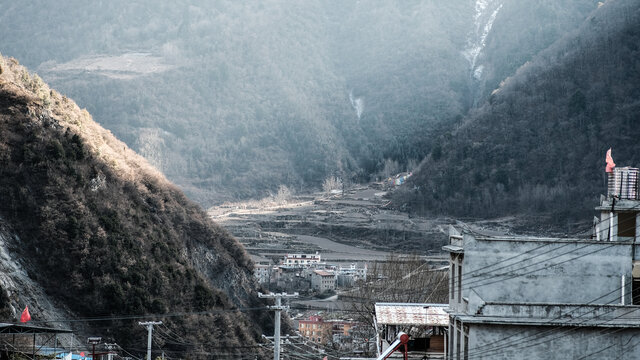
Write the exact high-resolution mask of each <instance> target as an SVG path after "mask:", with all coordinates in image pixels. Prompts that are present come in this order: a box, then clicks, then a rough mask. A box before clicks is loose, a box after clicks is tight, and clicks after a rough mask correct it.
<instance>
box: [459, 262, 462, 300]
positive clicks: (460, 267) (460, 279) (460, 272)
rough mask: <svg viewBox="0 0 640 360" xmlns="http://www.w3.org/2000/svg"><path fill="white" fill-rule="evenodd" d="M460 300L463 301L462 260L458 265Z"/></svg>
mask: <svg viewBox="0 0 640 360" xmlns="http://www.w3.org/2000/svg"><path fill="white" fill-rule="evenodd" d="M461 260H462V259H461ZM458 302H459V303H460V302H462V262H460V265H458Z"/></svg>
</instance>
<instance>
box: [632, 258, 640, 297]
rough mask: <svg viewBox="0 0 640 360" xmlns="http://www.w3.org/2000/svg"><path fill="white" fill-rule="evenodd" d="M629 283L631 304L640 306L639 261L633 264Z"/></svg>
mask: <svg viewBox="0 0 640 360" xmlns="http://www.w3.org/2000/svg"><path fill="white" fill-rule="evenodd" d="M631 281H632V282H631V304H633V305H640V261H634V262H633V270H632V271H631Z"/></svg>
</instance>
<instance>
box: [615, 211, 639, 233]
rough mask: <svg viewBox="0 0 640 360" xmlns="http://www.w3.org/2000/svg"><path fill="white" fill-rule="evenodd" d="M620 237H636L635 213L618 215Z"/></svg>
mask: <svg viewBox="0 0 640 360" xmlns="http://www.w3.org/2000/svg"><path fill="white" fill-rule="evenodd" d="M618 236H620V237H635V236H636V214H635V213H618Z"/></svg>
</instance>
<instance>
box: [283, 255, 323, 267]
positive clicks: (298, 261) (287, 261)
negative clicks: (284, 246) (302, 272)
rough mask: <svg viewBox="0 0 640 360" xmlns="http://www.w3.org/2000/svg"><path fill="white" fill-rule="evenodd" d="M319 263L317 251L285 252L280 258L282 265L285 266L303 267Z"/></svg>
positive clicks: (319, 258)
mask: <svg viewBox="0 0 640 360" xmlns="http://www.w3.org/2000/svg"><path fill="white" fill-rule="evenodd" d="M319 264H321V257H320V254H319V253H317V252H316V253H315V254H286V255H285V256H284V259H282V266H283V267H287V268H305V267H310V266H314V265H319Z"/></svg>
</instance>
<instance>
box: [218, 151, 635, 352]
mask: <svg viewBox="0 0 640 360" xmlns="http://www.w3.org/2000/svg"><path fill="white" fill-rule="evenodd" d="M608 157H610V156H609V155H608ZM609 161H610V163H612V160H609ZM607 171H608V172H607V174H608V187H607V188H606V189H604V190H606V192H607V195H606V196H603V197H602V200H601V203H600V204H599V206H597V207H596V210H597V211H599V212H600V213H601V216H600V217H599V218H597V219H594V222H593V226H592V227H591V229H589V230H587V231H586V232H583V233H582V234H580V235H579V236H578V237H575V238H571V237H561V238H551V237H547V236H516V235H513V233H512V230H511V229H510V228H509V224H508V223H502V224H500V223H493V224H486V223H463V222H460V221H452V220H450V219H439V220H426V219H420V218H415V217H413V218H410V217H408V216H406V215H402V214H400V213H397V212H394V211H393V210H389V209H387V208H386V207H385V205H386V200H385V199H384V197H383V194H384V192H386V191H392V190H393V185H392V184H393V183H390V182H389V180H387V181H386V182H384V183H378V184H372V185H370V186H367V187H362V186H360V187H356V188H354V189H349V190H344V189H340V191H326V192H325V193H324V194H319V195H318V197H317V198H305V199H297V200H294V201H284V202H282V203H281V204H279V205H277V204H273V203H270V204H269V206H267V208H268V209H265V207H262V208H258V207H255V208H253V209H251V208H250V207H244V208H242V207H241V206H235V207H234V208H233V209H230V208H229V207H227V208H226V209H225V210H224V213H222V209H211V211H210V214H212V216H213V217H214V219H215V220H216V221H219V222H221V223H223V224H224V225H225V226H226V227H227V228H229V229H231V231H234V229H242V232H239V233H236V234H235V235H236V236H238V238H239V239H240V241H242V242H243V243H244V244H245V246H246V247H247V249H248V250H249V251H250V252H251V253H252V256H253V257H254V259H255V261H256V265H255V271H254V275H255V277H256V278H257V279H258V281H259V282H260V284H261V285H262V286H263V288H264V289H265V290H267V291H269V292H271V293H275V294H278V293H281V294H293V293H295V294H296V296H295V298H294V297H292V298H290V299H288V300H287V303H288V312H289V314H290V315H291V319H292V321H293V328H294V329H295V330H297V331H296V332H297V335H296V336H294V337H290V335H287V338H286V340H285V342H283V345H282V346H283V347H282V354H283V356H285V354H286V352H287V348H288V346H289V345H287V344H290V346H289V349H290V351H293V352H294V353H295V347H296V346H297V347H301V346H302V347H310V348H311V349H315V350H316V351H321V352H326V353H327V354H333V355H334V356H337V355H340V357H341V358H345V359H346V358H350V357H360V358H371V359H374V358H378V359H383V358H385V356H392V355H391V353H392V352H393V351H395V352H397V353H398V352H399V353H400V354H402V353H403V352H405V351H406V353H407V355H406V356H408V357H409V358H415V359H445V358H446V359H457V358H460V359H462V358H464V359H493V358H496V355H497V354H512V355H515V354H519V353H521V351H523V349H527V350H526V351H528V353H529V354H531V356H533V358H540V359H544V358H548V353H547V352H546V350H545V349H546V348H547V346H548V345H549V344H552V345H553V346H554V347H556V348H563V347H566V350H567V351H572V350H571V349H572V348H573V347H572V346H569V345H568V344H575V342H584V344H583V345H584V346H583V347H581V348H582V349H592V350H596V349H599V347H600V348H606V346H607V344H611V343H622V344H625V345H624V346H621V347H620V349H619V350H618V351H617V352H616V354H621V355H624V356H623V357H621V358H632V357H626V355H630V354H631V353H632V352H634V351H635V350H634V349H635V346H637V345H638V343H637V342H636V343H634V342H633V341H632V339H633V337H634V336H636V335H638V334H640V323H638V321H637V317H638V316H640V312H638V310H636V307H635V306H634V305H637V304H640V300H638V299H640V261H637V260H636V257H637V256H638V251H639V248H638V247H637V245H636V240H637V238H638V234H640V231H639V230H638V229H639V228H640V219H638V218H639V217H640V196H639V193H638V176H639V172H638V169H636V168H631V167H614V166H612V165H609V166H608V168H607ZM399 176H402V175H399ZM384 184H387V185H386V186H385V185H384ZM388 184H391V185H388ZM216 211H217V216H216ZM329 218H331V224H332V225H330V224H329V223H328V221H326V220H327V219H329ZM249 219H250V221H251V222H252V223H253V224H254V226H260V227H264V228H262V229H260V228H258V227H255V228H254V229H253V231H247V229H246V227H245V226H241V225H239V224H243V225H246V224H247V221H249ZM255 224H259V225H255ZM336 224H339V225H336ZM330 227H334V228H333V229H329V228H330ZM357 228H360V229H368V231H369V233H370V234H374V236H369V237H363V239H359V240H354V239H353V238H350V239H349V241H345V239H341V237H344V236H345V234H352V233H354V232H355V231H356V230H355V229H357ZM372 229H378V230H379V229H385V231H378V232H376V231H373V230H372ZM376 236H377V237H384V236H386V238H384V239H376ZM408 237H422V239H423V240H426V241H425V242H426V243H428V244H430V245H429V246H425V247H424V250H425V251H424V252H423V253H422V254H417V253H415V252H414V253H413V254H412V253H411V252H410V251H411V250H410V249H407V248H404V247H403V239H407V238H408ZM332 239H333V240H332ZM365 241H366V245H364V246H363V244H364V243H365ZM345 243H348V244H349V245H347V244H345ZM296 250H298V251H299V250H306V251H304V252H303V251H299V252H296ZM410 254H412V255H410ZM389 269H397V271H389ZM394 272H395V273H396V274H394ZM425 274H426V275H427V278H429V279H430V280H427V281H426V282H425V280H424V275H425ZM374 289H375V290H374ZM369 292H372V293H375V296H367V294H368V293H369ZM411 293H414V294H415V293H417V296H410V295H409V294H411ZM436 293H437V294H438V295H437V296H433V294H436ZM574 351H575V350H574ZM583 352H584V351H583ZM575 355H576V356H577V353H576V354H575ZM394 356H397V355H394ZM501 356H502V355H501ZM500 358H503V357H500Z"/></svg>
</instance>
